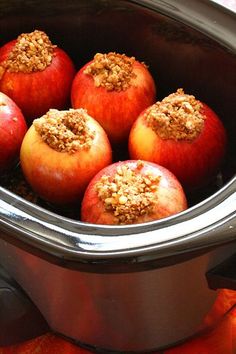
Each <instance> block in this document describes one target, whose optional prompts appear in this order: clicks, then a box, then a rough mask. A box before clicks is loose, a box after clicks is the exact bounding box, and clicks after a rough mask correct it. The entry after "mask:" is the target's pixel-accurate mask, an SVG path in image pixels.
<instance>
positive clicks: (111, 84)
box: [84, 52, 136, 91]
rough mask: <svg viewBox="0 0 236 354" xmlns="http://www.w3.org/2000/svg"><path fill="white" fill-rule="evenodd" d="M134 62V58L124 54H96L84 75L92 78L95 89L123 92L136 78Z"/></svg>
mask: <svg viewBox="0 0 236 354" xmlns="http://www.w3.org/2000/svg"><path fill="white" fill-rule="evenodd" d="M134 62H135V58H134V57H127V56H126V55H125V54H117V53H114V52H110V53H108V54H101V53H97V54H96V55H95V56H94V60H93V62H92V63H91V64H90V65H88V66H87V68H86V69H85V70H84V73H85V74H87V75H91V76H93V78H94V83H95V86H96V87H100V86H102V87H105V88H106V89H107V91H124V90H126V89H127V88H129V86H130V84H131V79H132V78H135V77H136V75H135V73H134V72H133V64H134Z"/></svg>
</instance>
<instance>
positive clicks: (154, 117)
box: [145, 89, 205, 140]
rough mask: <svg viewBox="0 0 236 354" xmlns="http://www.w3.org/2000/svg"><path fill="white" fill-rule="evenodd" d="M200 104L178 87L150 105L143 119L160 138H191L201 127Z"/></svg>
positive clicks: (202, 123)
mask: <svg viewBox="0 0 236 354" xmlns="http://www.w3.org/2000/svg"><path fill="white" fill-rule="evenodd" d="M201 109H202V104H201V102H200V101H198V100H196V98H195V97H194V96H192V95H187V94H185V93H184V90H183V89H178V90H177V91H176V92H175V93H172V94H170V95H169V96H167V97H165V98H164V99H163V100H162V101H159V102H156V103H155V104H154V105H152V106H151V107H150V108H149V109H148V110H147V112H146V114H145V120H146V122H147V124H148V126H150V127H151V128H152V129H153V130H154V131H155V133H156V134H157V135H158V136H160V137H161V138H162V139H174V140H183V139H186V140H193V139H195V138H196V137H197V136H198V135H199V134H200V132H201V131H202V129H203V125H204V120H205V117H204V115H203V114H202V113H201Z"/></svg>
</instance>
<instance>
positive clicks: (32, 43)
mask: <svg viewBox="0 0 236 354" xmlns="http://www.w3.org/2000/svg"><path fill="white" fill-rule="evenodd" d="M55 48H56V46H55V45H53V44H52V43H51V41H50V39H49V38H48V36H47V35H46V33H45V32H43V31H39V30H35V31H34V32H31V33H22V34H21V35H19V36H18V38H17V40H16V44H15V46H14V47H13V49H12V50H11V52H10V54H9V56H8V58H7V60H6V61H5V62H4V63H3V64H2V68H1V72H3V71H5V70H7V71H9V72H15V73H17V72H23V73H32V72H36V71H43V70H44V69H46V68H47V67H48V66H49V65H50V64H51V63H52V59H53V56H54V49H55Z"/></svg>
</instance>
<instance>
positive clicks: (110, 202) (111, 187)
mask: <svg viewBox="0 0 236 354" xmlns="http://www.w3.org/2000/svg"><path fill="white" fill-rule="evenodd" d="M143 167H144V163H143V162H142V161H138V162H137V163H136V167H134V168H130V166H129V165H128V164H124V165H121V166H118V167H117V169H116V171H115V173H114V175H112V176H108V175H104V176H103V177H102V178H101V179H100V180H99V182H97V184H96V190H97V193H98V197H99V198H100V199H101V200H102V202H103V203H104V206H105V210H106V211H108V212H111V213H113V215H114V217H115V223H117V224H132V223H134V222H135V221H136V220H137V219H138V218H139V217H140V216H143V215H145V214H151V213H152V212H153V210H154V205H155V204H156V203H157V201H158V197H157V190H158V185H159V182H160V178H161V177H160V176H155V175H154V174H153V173H152V172H151V171H146V172H142V169H143Z"/></svg>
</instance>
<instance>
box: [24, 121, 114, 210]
mask: <svg viewBox="0 0 236 354" xmlns="http://www.w3.org/2000/svg"><path fill="white" fill-rule="evenodd" d="M88 126H89V127H90V128H91V129H92V130H93V131H95V138H94V140H93V143H92V146H91V148H90V149H88V150H83V149H81V150H78V151H76V152H75V153H72V154H70V153H67V152H58V151H56V150H54V149H52V148H51V147H50V146H49V145H48V144H47V143H45V142H44V141H43V139H42V138H41V136H40V134H39V133H38V132H37V131H36V130H35V127H34V125H32V126H31V127H30V128H29V130H28V131H27V133H26V135H25V137H24V140H23V142H22V146H21V151H20V161H21V168H22V171H23V174H24V176H25V178H26V180H27V181H28V183H29V184H30V186H31V187H32V189H33V190H34V191H35V192H36V193H37V194H38V195H39V196H40V197H41V198H42V199H44V200H46V201H48V202H50V203H52V204H55V205H58V206H64V205H65V206H67V205H72V204H76V203H78V202H80V201H81V199H82V196H83V193H84V191H85V188H86V187H87V185H88V183H89V182H90V180H91V179H92V177H93V176H94V175H95V174H96V173H97V172H98V171H100V170H101V169H102V168H104V167H105V166H107V165H109V164H110V163H111V162H112V150H111V146H110V143H109V140H108V138H107V135H106V133H105V131H104V130H103V128H102V127H101V126H100V125H99V124H98V123H97V122H96V121H95V120H94V119H93V118H91V117H90V118H89V120H88Z"/></svg>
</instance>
